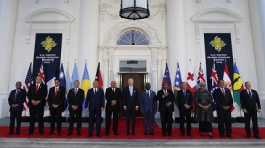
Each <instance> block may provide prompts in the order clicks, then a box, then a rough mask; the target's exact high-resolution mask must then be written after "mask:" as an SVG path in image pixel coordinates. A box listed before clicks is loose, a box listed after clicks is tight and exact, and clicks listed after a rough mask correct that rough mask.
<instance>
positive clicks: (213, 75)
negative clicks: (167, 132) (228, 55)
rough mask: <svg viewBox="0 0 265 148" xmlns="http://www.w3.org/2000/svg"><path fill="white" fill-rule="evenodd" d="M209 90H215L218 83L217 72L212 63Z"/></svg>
mask: <svg viewBox="0 0 265 148" xmlns="http://www.w3.org/2000/svg"><path fill="white" fill-rule="evenodd" d="M210 79H211V82H212V83H211V85H212V86H211V89H212V90H213V89H215V88H216V87H217V85H218V81H219V78H218V74H217V71H216V69H215V63H213V67H212V71H211V77H210Z"/></svg>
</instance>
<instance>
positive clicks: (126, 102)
mask: <svg viewBox="0 0 265 148" xmlns="http://www.w3.org/2000/svg"><path fill="white" fill-rule="evenodd" d="M122 96H123V109H124V112H125V116H126V130H127V135H130V134H132V135H135V118H136V112H137V111H138V110H139V100H138V99H139V98H138V91H137V89H136V88H135V87H134V80H133V79H132V78H130V79H128V86H127V87H126V88H124V89H123V95H122Z"/></svg>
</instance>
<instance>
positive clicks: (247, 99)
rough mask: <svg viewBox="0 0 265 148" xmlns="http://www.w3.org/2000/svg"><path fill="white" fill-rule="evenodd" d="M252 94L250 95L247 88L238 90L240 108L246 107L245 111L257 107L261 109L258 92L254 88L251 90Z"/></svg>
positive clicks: (255, 109) (256, 108)
mask: <svg viewBox="0 0 265 148" xmlns="http://www.w3.org/2000/svg"><path fill="white" fill-rule="evenodd" d="M251 93H252V96H250V95H249V94H248V92H247V90H243V91H241V92H240V103H241V108H242V109H246V110H247V111H249V112H250V111H254V112H256V111H257V110H258V109H261V105H260V99H259V95H258V92H257V91H256V90H253V89H252V90H251Z"/></svg>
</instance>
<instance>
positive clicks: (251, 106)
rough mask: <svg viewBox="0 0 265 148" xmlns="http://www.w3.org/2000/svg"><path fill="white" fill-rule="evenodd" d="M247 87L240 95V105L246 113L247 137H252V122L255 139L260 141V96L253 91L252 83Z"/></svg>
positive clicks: (248, 83)
mask: <svg viewBox="0 0 265 148" xmlns="http://www.w3.org/2000/svg"><path fill="white" fill-rule="evenodd" d="M245 87H246V89H245V90H243V91H241V93H240V103H241V108H242V110H243V112H244V118H245V126H246V127H245V129H246V134H247V137H250V136H251V130H250V121H252V124H253V134H254V137H255V138H257V139H259V138H260V137H259V128H258V118H257V112H261V106H260V99H259V95H258V92H257V91H256V90H254V89H252V86H251V83H250V82H246V83H245Z"/></svg>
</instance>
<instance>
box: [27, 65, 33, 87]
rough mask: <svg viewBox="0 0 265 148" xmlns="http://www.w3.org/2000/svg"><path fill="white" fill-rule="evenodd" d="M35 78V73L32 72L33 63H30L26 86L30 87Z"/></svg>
mask: <svg viewBox="0 0 265 148" xmlns="http://www.w3.org/2000/svg"><path fill="white" fill-rule="evenodd" d="M33 81H34V78H33V73H32V63H30V65H29V69H28V72H27V75H26V78H25V84H26V88H27V89H28V88H29V87H30V85H31V84H33Z"/></svg>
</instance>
